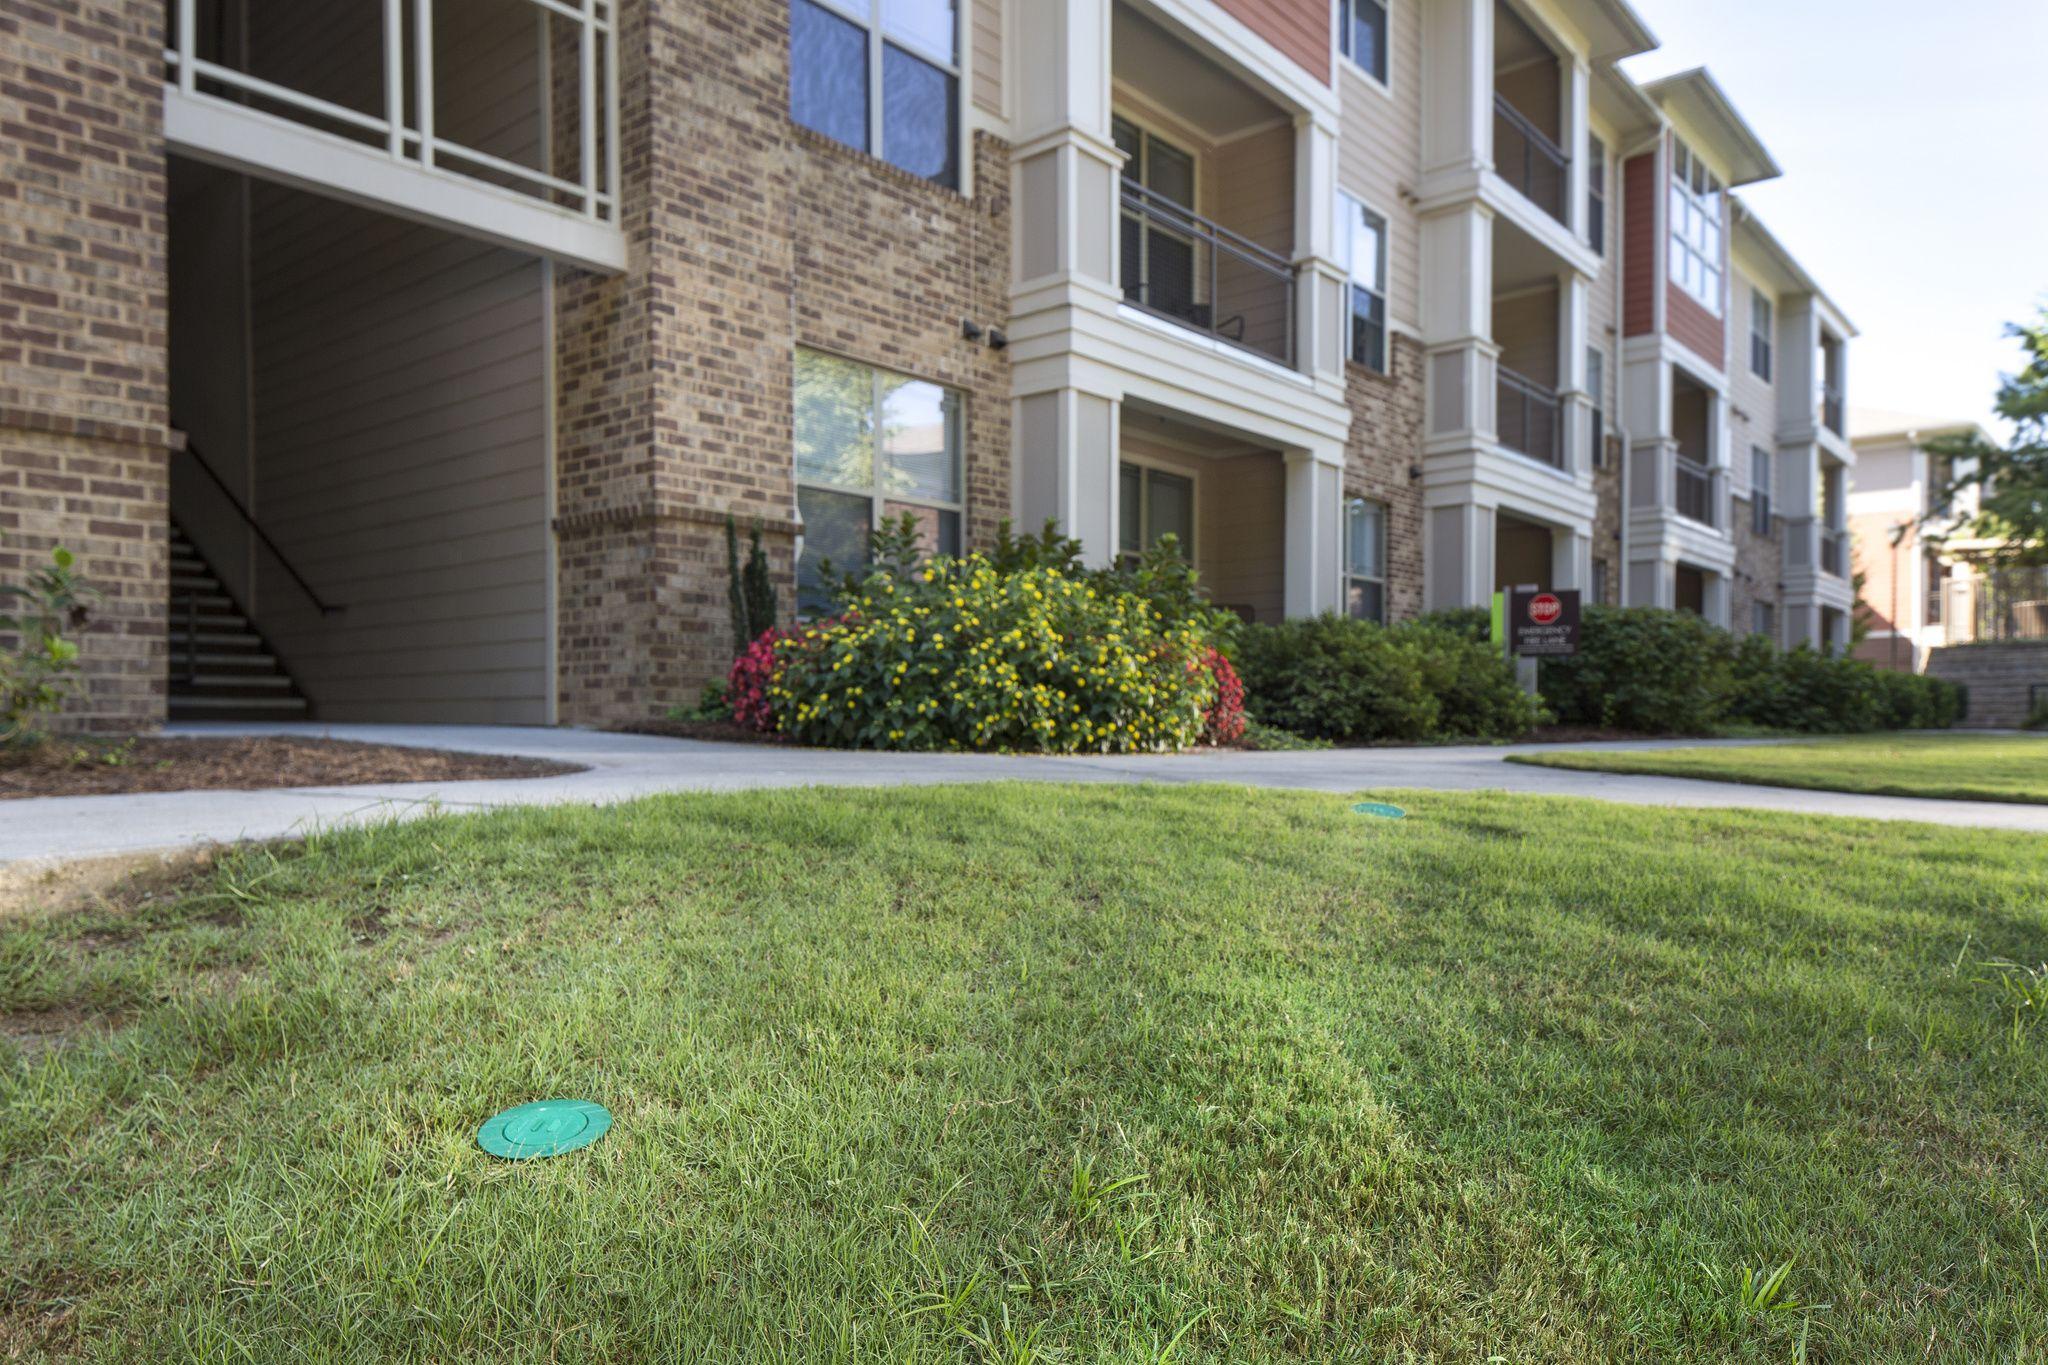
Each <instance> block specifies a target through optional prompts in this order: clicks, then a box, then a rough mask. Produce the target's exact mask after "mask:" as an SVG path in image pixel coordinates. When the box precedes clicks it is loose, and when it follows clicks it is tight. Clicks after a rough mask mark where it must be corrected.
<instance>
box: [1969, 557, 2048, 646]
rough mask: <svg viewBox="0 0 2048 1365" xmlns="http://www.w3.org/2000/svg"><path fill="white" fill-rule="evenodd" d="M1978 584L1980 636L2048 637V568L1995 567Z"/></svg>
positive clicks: (2033, 638) (2024, 638)
mask: <svg viewBox="0 0 2048 1365" xmlns="http://www.w3.org/2000/svg"><path fill="white" fill-rule="evenodd" d="M1975 587H1976V598H1977V601H1976V628H1977V633H1976V636H1975V638H1976V639H1979V640H2048V568H2025V569H1992V570H1990V571H1989V572H1987V573H1985V575H1984V576H1983V577H1982V578H1980V579H1979V580H1978V581H1977V583H1976V584H1975Z"/></svg>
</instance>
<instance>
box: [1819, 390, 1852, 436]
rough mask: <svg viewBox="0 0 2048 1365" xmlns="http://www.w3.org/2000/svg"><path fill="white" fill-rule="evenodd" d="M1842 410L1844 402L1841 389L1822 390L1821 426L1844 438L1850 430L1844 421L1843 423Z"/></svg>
mask: <svg viewBox="0 0 2048 1365" xmlns="http://www.w3.org/2000/svg"><path fill="white" fill-rule="evenodd" d="M1842 409H1843V402H1842V391H1841V390H1840V389H1822V390H1821V395H1820V420H1821V425H1823V426H1825V427H1826V428H1827V429H1828V430H1829V431H1832V432H1833V433H1835V435H1837V436H1842V435H1845V434H1847V430H1848V429H1847V427H1846V426H1845V425H1844V423H1843V421H1842Z"/></svg>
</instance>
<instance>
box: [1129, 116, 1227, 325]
mask: <svg viewBox="0 0 2048 1365" xmlns="http://www.w3.org/2000/svg"><path fill="white" fill-rule="evenodd" d="M1110 133H1111V136H1113V137H1114V138H1115V139H1116V146H1117V150H1118V151H1120V152H1122V153H1123V154H1124V179H1125V180H1128V181H1130V182H1131V183H1132V184H1135V185H1140V186H1143V187H1144V188H1145V189H1147V190H1149V191H1151V192H1152V193H1153V194H1154V195H1157V196H1158V197H1159V198H1160V199H1165V200H1169V201H1170V202H1172V203H1173V204H1175V205H1177V206H1178V207H1179V208H1180V209H1182V210H1185V211H1187V212H1190V213H1192V212H1193V211H1194V203H1195V158H1194V157H1193V156H1192V155H1190V154H1189V153H1187V152H1184V151H1182V150H1181V149H1180V148H1178V147H1176V146H1174V145H1173V144H1172V143H1171V142H1168V141H1167V140H1166V139H1165V138H1163V137H1159V136H1157V135H1156V134H1154V133H1152V132H1151V131H1149V130H1147V129H1144V128H1140V127H1139V126H1138V125H1137V124H1135V123H1133V122H1131V121H1130V120H1129V119H1127V118H1124V117H1121V116H1118V117H1116V118H1113V119H1111V120H1110ZM1143 207H1144V208H1146V209H1148V210H1153V211H1152V212H1140V211H1139V209H1138V208H1134V207H1132V206H1130V205H1129V204H1126V205H1125V207H1124V209H1123V211H1122V213H1121V214H1120V215H1119V216H1118V218H1117V230H1118V234H1119V235H1118V243H1119V246H1118V251H1119V254H1120V257H1121V259H1120V261H1119V262H1118V265H1119V267H1120V268H1121V270H1122V272H1123V286H1124V297H1125V298H1127V299H1129V300H1130V301H1131V302H1133V303H1140V304H1143V305H1144V306H1145V307H1147V308H1156V309H1158V310H1159V311H1160V312H1162V313H1166V314H1168V315H1170V316H1172V317H1177V318H1181V319H1184V320H1190V321H1192V320H1197V319H1201V318H1203V316H1204V314H1203V313H1202V312H1201V311H1199V310H1198V309H1197V307H1196V299H1195V239H1194V236H1193V235H1192V234H1191V233H1188V232H1184V231H1177V230H1176V226H1177V216H1176V215H1175V214H1174V213H1173V212H1172V211H1171V210H1168V211H1165V212H1163V213H1162V212H1158V211H1157V210H1158V209H1159V208H1160V206H1159V205H1158V204H1157V203H1155V202H1154V201H1151V200H1145V201H1144V204H1143Z"/></svg>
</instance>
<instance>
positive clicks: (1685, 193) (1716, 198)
mask: <svg viewBox="0 0 2048 1365" xmlns="http://www.w3.org/2000/svg"><path fill="white" fill-rule="evenodd" d="M1671 278H1672V280H1673V281H1674V282H1675V283H1676V284H1677V285H1678V287H1679V288H1680V289H1683V290H1684V291H1685V292H1686V293H1687V294H1688V295H1690V296H1691V297H1692V298H1694V299H1696V300H1698V301H1699V302H1700V303H1701V304H1702V305H1704V306H1705V308H1706V309H1707V311H1708V312H1710V313H1712V314H1713V315H1714V316H1715V317H1719V316H1721V182H1720V180H1719V179H1718V178H1717V177H1716V176H1715V175H1714V173H1713V172H1712V171H1710V170H1708V169H1707V167H1706V163H1705V162H1703V161H1701V160H1700V159H1699V158H1698V157H1697V156H1695V155H1693V152H1692V149H1691V148H1690V147H1688V146H1686V145H1685V144H1684V143H1683V142H1680V141H1678V140H1676V139H1675V138H1674V139H1673V140H1672V143H1671Z"/></svg>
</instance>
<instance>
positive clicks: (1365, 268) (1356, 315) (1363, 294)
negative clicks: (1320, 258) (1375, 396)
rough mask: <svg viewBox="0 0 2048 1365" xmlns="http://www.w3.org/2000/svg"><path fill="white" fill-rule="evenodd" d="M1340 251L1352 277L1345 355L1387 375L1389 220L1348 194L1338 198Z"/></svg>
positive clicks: (1338, 248) (1338, 245)
mask: <svg viewBox="0 0 2048 1365" xmlns="http://www.w3.org/2000/svg"><path fill="white" fill-rule="evenodd" d="M1337 251H1338V254H1339V256H1340V258H1341V259H1342V260H1343V263H1344V268H1345V270H1346V272H1347V273H1348V274H1349V275H1350V276H1351V288H1350V295H1351V307H1350V309H1349V312H1348V316H1349V318H1350V336H1349V337H1348V338H1347V340H1346V342H1345V352H1346V354H1348V355H1349V356H1350V357H1351V359H1352V360H1354V361H1356V362H1357V363H1358V364H1360V365H1364V366H1365V367H1367V368H1368V369H1373V370H1378V371H1379V372H1380V373H1381V374H1385V373H1386V372H1387V220H1386V219H1384V218H1382V217H1380V216H1379V215H1378V214H1377V213H1374V212H1373V211H1372V210H1371V209H1369V208H1367V207H1366V206H1365V205H1363V204H1361V203H1359V202H1358V201H1357V200H1356V199H1353V198H1352V197H1351V196H1350V195H1348V194H1341V193H1340V194H1339V195H1338V196H1337Z"/></svg>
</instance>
